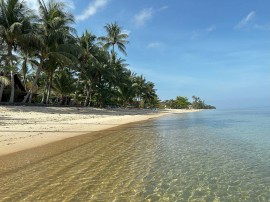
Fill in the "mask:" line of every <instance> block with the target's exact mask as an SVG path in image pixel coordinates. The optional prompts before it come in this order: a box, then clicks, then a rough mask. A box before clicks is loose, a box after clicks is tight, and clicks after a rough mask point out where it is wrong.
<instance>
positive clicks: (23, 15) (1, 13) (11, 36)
mask: <svg viewBox="0 0 270 202" xmlns="http://www.w3.org/2000/svg"><path fill="white" fill-rule="evenodd" d="M34 17H35V16H34V15H33V13H32V12H31V11H30V10H29V9H28V8H27V7H26V6H25V4H24V2H23V1H22V2H21V1H19V0H0V38H1V39H2V40H3V42H5V43H6V45H7V55H6V56H7V57H6V67H7V68H8V69H9V71H10V80H11V95H10V100H9V102H10V103H12V102H14V92H15V86H14V72H15V71H16V66H15V64H14V60H15V56H14V55H13V53H12V51H13V50H14V51H16V50H17V47H18V45H20V41H23V40H24V36H26V35H27V33H29V32H30V30H31V20H32V19H34Z"/></svg>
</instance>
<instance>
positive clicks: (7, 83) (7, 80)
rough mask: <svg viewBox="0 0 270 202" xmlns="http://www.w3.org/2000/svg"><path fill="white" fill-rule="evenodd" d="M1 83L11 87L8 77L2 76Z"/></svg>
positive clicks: (0, 77)
mask: <svg viewBox="0 0 270 202" xmlns="http://www.w3.org/2000/svg"><path fill="white" fill-rule="evenodd" d="M0 83H2V84H4V85H5V86H8V85H10V80H9V79H8V78H7V77H6V76H0Z"/></svg>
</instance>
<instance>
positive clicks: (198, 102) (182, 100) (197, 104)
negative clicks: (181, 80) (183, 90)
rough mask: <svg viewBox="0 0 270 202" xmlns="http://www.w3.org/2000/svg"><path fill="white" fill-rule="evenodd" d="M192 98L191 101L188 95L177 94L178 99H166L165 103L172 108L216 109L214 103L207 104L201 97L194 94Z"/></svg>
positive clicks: (165, 105)
mask: <svg viewBox="0 0 270 202" xmlns="http://www.w3.org/2000/svg"><path fill="white" fill-rule="evenodd" d="M192 99H193V101H192V102H190V101H189V100H188V98H187V97H183V96H177V97H176V99H171V100H166V101H165V102H164V103H163V105H164V107H166V108H170V109H216V107H214V106H212V105H208V104H205V101H204V100H202V99H201V98H200V97H197V96H192Z"/></svg>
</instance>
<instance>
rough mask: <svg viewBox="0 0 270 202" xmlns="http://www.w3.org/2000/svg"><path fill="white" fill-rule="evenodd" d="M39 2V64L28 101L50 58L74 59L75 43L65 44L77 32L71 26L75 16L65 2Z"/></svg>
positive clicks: (57, 60) (66, 62) (60, 61)
mask: <svg viewBox="0 0 270 202" xmlns="http://www.w3.org/2000/svg"><path fill="white" fill-rule="evenodd" d="M38 2H39V15H40V19H39V24H38V29H37V33H36V35H37V43H36V47H37V50H38V51H37V52H38V53H37V57H38V60H39V64H38V68H37V70H36V76H35V80H34V81H33V83H32V86H31V88H30V89H29V91H28V93H27V95H26V96H25V98H24V100H23V102H26V101H27V99H28V98H29V96H30V95H31V94H32V93H33V89H34V88H35V86H36V84H37V81H38V79H39V76H40V73H41V71H42V70H44V67H45V66H47V67H48V65H49V63H50V60H53V61H55V62H56V63H65V64H72V63H73V61H72V59H74V57H73V56H72V54H70V51H71V50H72V49H74V45H73V46H72V45H70V44H65V40H67V39H68V38H69V37H72V34H71V33H72V32H75V29H74V28H72V27H71V26H70V24H72V23H73V22H74V17H73V16H72V15H71V14H70V13H68V12H66V11H65V10H66V9H65V4H64V3H63V2H55V1H54V0H50V1H49V2H48V4H45V3H44V2H43V1H42V0H38ZM55 69H56V68H55ZM50 81H52V77H50ZM29 102H31V100H29Z"/></svg>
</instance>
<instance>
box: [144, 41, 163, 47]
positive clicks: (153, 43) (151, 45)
mask: <svg viewBox="0 0 270 202" xmlns="http://www.w3.org/2000/svg"><path fill="white" fill-rule="evenodd" d="M161 46H162V44H161V43H160V42H152V43H149V44H148V45H147V48H153V49H159V48H161Z"/></svg>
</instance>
